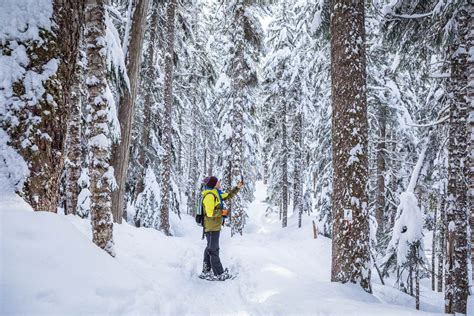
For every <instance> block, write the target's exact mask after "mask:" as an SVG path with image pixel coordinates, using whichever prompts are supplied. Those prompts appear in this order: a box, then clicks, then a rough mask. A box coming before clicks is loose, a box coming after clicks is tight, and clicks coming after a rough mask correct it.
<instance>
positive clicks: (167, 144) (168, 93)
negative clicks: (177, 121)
mask: <svg viewBox="0 0 474 316" xmlns="http://www.w3.org/2000/svg"><path fill="white" fill-rule="evenodd" d="M175 12H176V0H170V1H169V2H168V4H167V8H166V32H165V37H166V46H165V51H164V54H165V56H164V60H165V78H164V80H165V82H164V105H165V110H164V113H163V119H162V123H163V124H166V125H168V128H164V129H163V140H162V146H163V149H164V151H165V154H164V157H163V173H162V175H161V180H162V186H161V189H162V190H161V208H160V212H161V213H160V217H161V221H160V230H161V231H162V232H164V233H165V234H167V235H169V234H170V224H169V211H170V187H171V186H170V181H171V164H172V160H171V157H172V152H171V148H172V147H171V126H172V117H171V113H172V107H173V55H174V33H175V23H174V21H175Z"/></svg>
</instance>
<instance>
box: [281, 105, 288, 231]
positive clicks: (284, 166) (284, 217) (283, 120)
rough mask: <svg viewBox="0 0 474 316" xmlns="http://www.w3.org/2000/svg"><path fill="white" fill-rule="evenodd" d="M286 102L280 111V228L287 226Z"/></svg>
mask: <svg viewBox="0 0 474 316" xmlns="http://www.w3.org/2000/svg"><path fill="white" fill-rule="evenodd" d="M286 112H287V109H286V100H282V111H281V154H282V156H281V175H282V176H281V200H282V202H281V208H282V209H281V217H282V218H281V226H282V227H286V226H288V185H289V184H288V151H289V150H288V139H287V138H288V132H287V126H286V116H287V113H286Z"/></svg>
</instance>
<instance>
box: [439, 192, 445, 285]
mask: <svg viewBox="0 0 474 316" xmlns="http://www.w3.org/2000/svg"><path fill="white" fill-rule="evenodd" d="M443 191H444V190H443ZM438 227H439V237H438V285H437V291H438V292H442V291H443V275H444V273H443V272H444V260H445V257H446V238H445V232H446V216H445V198H444V194H442V195H441V202H440V206H439V221H438Z"/></svg>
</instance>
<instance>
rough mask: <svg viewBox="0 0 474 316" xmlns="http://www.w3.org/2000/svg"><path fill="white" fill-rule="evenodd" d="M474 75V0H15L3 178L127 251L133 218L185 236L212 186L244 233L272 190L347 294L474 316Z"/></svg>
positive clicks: (4, 84) (36, 206)
mask: <svg viewBox="0 0 474 316" xmlns="http://www.w3.org/2000/svg"><path fill="white" fill-rule="evenodd" d="M26 6H28V8H26ZM31 12H36V14H31ZM473 63H474V4H473V3H472V1H470V0H425V1H418V0H417V1H410V0H370V1H362V0H358V1H344V0H295V1H284V0H280V1H278V0H274V1H270V0H267V1H265V0H261V1H257V0H232V1H226V0H214V1H211V0H209V1H205V0H179V1H178V0H77V1H67V0H39V1H28V0H18V1H13V0H6V1H5V0H3V1H1V2H0V83H1V84H0V127H1V129H0V133H1V134H0V158H1V159H0V164H1V168H0V169H1V172H0V174H1V175H2V177H3V178H2V179H3V180H2V181H6V182H8V185H9V186H10V187H12V188H14V190H15V192H16V194H18V195H19V196H21V197H22V198H23V199H24V201H26V202H27V203H28V204H29V205H30V206H31V208H32V209H33V210H34V211H45V212H53V213H60V214H66V215H74V216H78V217H81V218H84V219H87V220H89V221H90V223H91V227H92V240H93V242H94V243H95V244H96V245H97V246H98V247H100V248H102V249H104V250H105V251H106V252H107V253H108V254H110V255H111V256H112V257H116V251H115V247H116V245H117V241H116V240H115V239H114V229H115V227H117V225H118V224H122V225H127V224H128V225H132V226H134V227H137V228H139V227H144V228H153V229H156V230H158V231H160V232H161V233H163V234H164V235H166V236H168V238H175V237H174V236H175V235H176V231H177V230H180V228H179V225H180V224H179V222H171V221H170V218H171V217H172V216H177V217H178V218H179V219H182V218H186V217H194V216H195V215H196V201H199V198H200V196H201V192H200V190H201V181H202V179H204V178H205V177H207V176H211V175H215V176H216V177H218V178H219V179H220V180H221V182H222V186H223V187H224V188H228V189H230V188H231V187H234V186H235V185H236V184H237V183H238V182H240V181H241V182H243V183H244V186H243V189H242V192H241V193H240V194H239V195H238V196H237V197H236V198H234V199H233V200H232V201H231V202H229V203H228V205H227V207H228V209H229V211H230V219H229V220H227V221H226V225H227V226H229V227H230V231H231V236H233V237H234V238H242V239H245V227H246V225H247V223H248V221H249V207H251V205H252V204H251V203H252V202H253V201H254V191H255V190H256V183H257V181H262V182H263V183H264V184H265V185H266V187H267V195H266V200H265V203H267V205H268V207H267V208H266V210H265V214H266V215H267V216H273V215H275V216H276V217H277V218H278V219H279V223H280V224H279V225H280V226H281V230H283V231H284V230H285V229H286V230H296V229H301V227H302V226H303V225H304V224H305V222H306V223H311V225H313V221H314V225H315V228H314V229H315V233H316V232H317V233H318V234H319V235H322V236H324V237H327V238H330V239H331V240H332V244H331V245H332V255H331V260H332V261H331V281H333V282H340V283H355V284H359V285H360V287H361V288H362V289H363V290H365V291H366V292H368V293H372V292H373V286H372V284H373V282H374V280H376V279H377V282H381V284H384V281H385V282H387V280H390V282H391V283H390V284H391V285H393V286H394V287H395V288H396V289H398V290H400V291H402V292H404V293H407V294H409V295H411V296H413V297H415V300H416V305H415V306H413V307H416V308H417V309H419V308H420V282H422V281H426V280H429V282H430V284H431V289H432V291H437V292H442V293H443V295H444V303H445V306H444V312H445V313H450V314H451V313H460V314H468V298H469V293H470V291H472V282H473V280H474V274H473V270H472V267H473V264H474V252H473V251H471V247H472V243H473V241H474V212H473V207H472V201H473V195H474V175H473V172H474V165H473V163H474V147H473V146H474V145H473V140H474V65H473ZM5 179H6V180H5ZM1 203H2V201H0V204H1ZM290 217H291V218H295V220H296V222H297V225H296V226H291V225H289V224H288V221H289V218H290ZM2 225H3V224H2ZM7 225H8V224H7ZM311 227H312V226H311ZM309 234H310V233H309V232H308V235H309ZM311 234H312V232H311ZM240 236H242V237H240ZM197 238H198V237H197ZM427 241H428V242H430V243H431V244H430V245H427V244H426V243H427ZM427 249H429V251H428V250H427ZM421 300H423V296H422V295H421ZM471 308H474V305H473V307H471Z"/></svg>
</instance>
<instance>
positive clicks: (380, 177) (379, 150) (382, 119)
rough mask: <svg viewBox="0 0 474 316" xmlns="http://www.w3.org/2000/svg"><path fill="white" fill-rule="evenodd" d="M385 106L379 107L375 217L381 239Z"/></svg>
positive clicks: (383, 205) (383, 195) (382, 230)
mask: <svg viewBox="0 0 474 316" xmlns="http://www.w3.org/2000/svg"><path fill="white" fill-rule="evenodd" d="M385 125H386V118H385V108H384V107H383V106H380V108H379V126H380V129H379V139H378V142H377V197H376V206H375V218H376V220H377V238H378V239H379V240H380V238H381V237H382V235H383V233H384V222H385V221H384V210H385V136H386V133H385Z"/></svg>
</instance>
